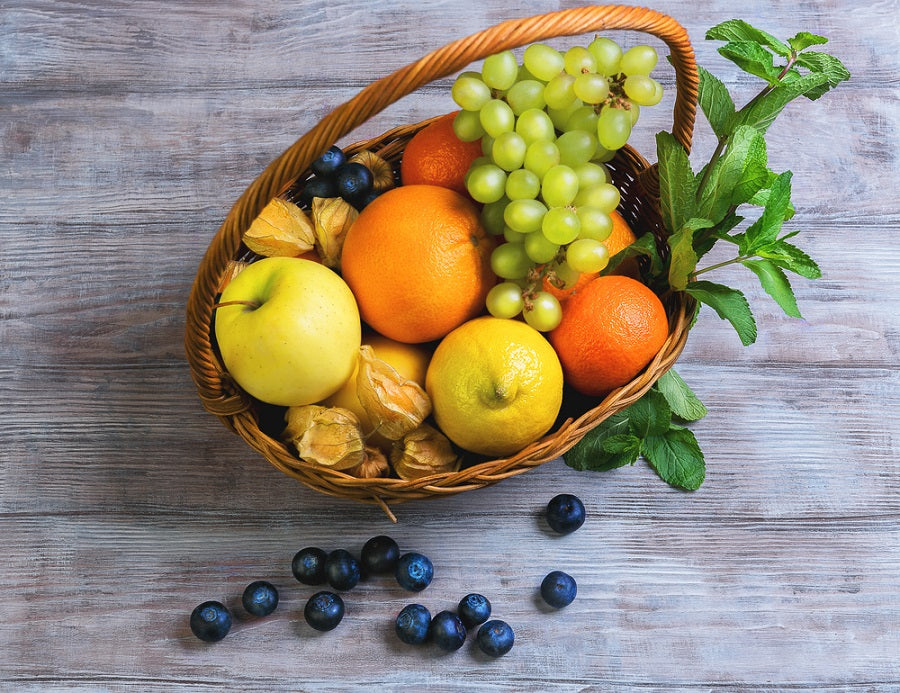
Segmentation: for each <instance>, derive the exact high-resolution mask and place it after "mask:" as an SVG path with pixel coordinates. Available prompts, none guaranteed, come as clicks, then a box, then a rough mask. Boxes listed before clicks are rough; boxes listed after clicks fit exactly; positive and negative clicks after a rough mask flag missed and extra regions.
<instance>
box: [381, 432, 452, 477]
mask: <svg viewBox="0 0 900 693" xmlns="http://www.w3.org/2000/svg"><path fill="white" fill-rule="evenodd" d="M459 461H460V460H459V457H458V456H457V455H456V453H454V452H453V446H452V445H451V444H450V440H449V439H448V438H447V436H445V435H444V434H443V433H441V432H440V431H438V430H437V429H436V428H434V427H432V426H429V425H428V424H422V425H421V426H419V427H418V428H417V429H416V430H415V431H412V432H411V433H408V434H406V435H405V436H404V437H403V440H402V441H399V442H397V443H394V447H393V448H392V449H391V465H392V466H393V467H394V471H395V472H396V473H397V476H399V477H400V478H401V479H403V480H405V481H413V480H414V479H421V478H422V477H423V476H430V475H432V474H443V473H447V472H456V471H458V470H459Z"/></svg>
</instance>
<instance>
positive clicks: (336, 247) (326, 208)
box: [312, 197, 359, 269]
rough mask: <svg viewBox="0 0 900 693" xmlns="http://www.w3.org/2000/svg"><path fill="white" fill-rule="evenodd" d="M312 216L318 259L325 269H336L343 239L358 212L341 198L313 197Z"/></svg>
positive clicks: (339, 262)
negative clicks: (319, 258)
mask: <svg viewBox="0 0 900 693" xmlns="http://www.w3.org/2000/svg"><path fill="white" fill-rule="evenodd" d="M312 216H313V221H314V222H315V234H316V250H318V251H319V257H321V258H322V263H323V264H324V265H325V266H326V267H331V268H333V269H337V268H339V267H340V266H341V251H342V250H343V248H344V238H345V237H346V236H347V232H348V231H349V230H350V227H351V226H352V225H353V222H354V221H356V217H358V216H359V212H358V211H357V210H356V207H354V206H353V205H351V204H350V203H349V202H347V201H346V200H344V199H343V198H340V197H314V198H313V201H312Z"/></svg>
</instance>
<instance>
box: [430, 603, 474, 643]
mask: <svg viewBox="0 0 900 693" xmlns="http://www.w3.org/2000/svg"><path fill="white" fill-rule="evenodd" d="M429 633H430V634H431V640H432V642H434V644H435V645H437V646H438V647H440V648H441V649H442V650H444V651H445V652H453V651H454V650H458V649H459V648H460V647H462V646H463V643H464V642H465V641H466V627H465V625H463V622H462V620H461V619H460V618H459V616H457V615H456V614H454V613H453V612H452V611H441V612H440V613H438V614H436V615H435V617H434V618H433V619H431V628H430V629H429Z"/></svg>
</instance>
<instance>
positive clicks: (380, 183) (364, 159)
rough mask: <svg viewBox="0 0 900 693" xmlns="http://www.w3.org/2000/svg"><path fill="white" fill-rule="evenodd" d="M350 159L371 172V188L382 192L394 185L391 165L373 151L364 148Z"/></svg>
mask: <svg viewBox="0 0 900 693" xmlns="http://www.w3.org/2000/svg"><path fill="white" fill-rule="evenodd" d="M350 161H351V162H353V161H355V162H357V163H360V164H362V165H363V166H365V167H366V168H367V169H369V170H370V171H371V172H372V189H373V190H375V191H376V192H384V191H385V190H387V189H389V188H393V187H394V171H393V170H392V169H391V165H390V164H389V163H388V162H387V161H385V160H384V159H382V158H381V157H380V156H378V155H377V154H376V153H375V152H370V151H369V150H368V149H364V150H363V151H361V152H359V153H357V154H355V155H354V156H353V157H351V159H350Z"/></svg>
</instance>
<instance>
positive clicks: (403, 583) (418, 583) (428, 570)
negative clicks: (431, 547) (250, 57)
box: [394, 552, 434, 592]
mask: <svg viewBox="0 0 900 693" xmlns="http://www.w3.org/2000/svg"><path fill="white" fill-rule="evenodd" d="M394 576H395V577H396V578H397V582H398V583H400V587H402V588H403V589H405V590H410V591H411V592H421V591H422V590H424V589H425V588H426V587H428V585H430V584H431V578H433V577H434V566H433V565H432V564H431V561H430V560H428V557H427V556H423V555H422V554H420V553H415V552H410V553H405V554H403V555H402V556H400V558H399V559H398V560H397V567H396V568H395V569H394Z"/></svg>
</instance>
